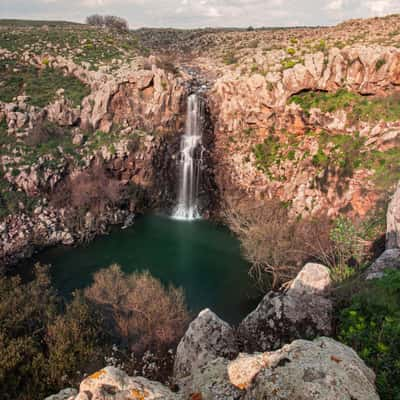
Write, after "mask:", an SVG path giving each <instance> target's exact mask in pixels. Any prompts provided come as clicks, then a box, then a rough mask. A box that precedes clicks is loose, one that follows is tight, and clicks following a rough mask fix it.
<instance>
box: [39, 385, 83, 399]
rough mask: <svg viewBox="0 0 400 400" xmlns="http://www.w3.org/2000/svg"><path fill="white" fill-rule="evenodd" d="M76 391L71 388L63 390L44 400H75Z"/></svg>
mask: <svg viewBox="0 0 400 400" xmlns="http://www.w3.org/2000/svg"><path fill="white" fill-rule="evenodd" d="M77 394H78V391H77V390H76V389H73V388H68V389H63V390H61V391H60V392H59V393H57V394H53V395H52V396H49V397H46V398H45V399H44V400H73V399H75V397H76V395H77Z"/></svg>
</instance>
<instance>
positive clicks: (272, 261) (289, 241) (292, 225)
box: [225, 200, 329, 292]
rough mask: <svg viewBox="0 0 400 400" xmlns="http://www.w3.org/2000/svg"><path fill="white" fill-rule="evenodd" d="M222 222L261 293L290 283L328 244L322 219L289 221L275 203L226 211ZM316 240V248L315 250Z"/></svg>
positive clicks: (284, 207) (282, 207)
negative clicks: (237, 241)
mask: <svg viewBox="0 0 400 400" xmlns="http://www.w3.org/2000/svg"><path fill="white" fill-rule="evenodd" d="M225 218H226V220H227V223H228V225H229V226H230V228H231V229H232V231H233V232H235V233H236V234H237V235H238V237H239V239H240V241H241V245H242V249H243V252H244V255H245V257H246V258H247V259H248V260H249V262H250V263H251V269H250V274H251V276H252V277H253V278H254V280H255V281H256V283H257V285H258V286H259V288H260V289H261V290H262V291H263V292H266V291H268V290H269V289H270V288H271V286H272V287H277V286H279V285H280V284H282V283H285V282H287V281H289V280H291V279H293V278H294V277H295V276H296V275H297V273H298V272H299V270H300V269H301V267H302V266H303V265H304V263H305V262H306V261H307V260H310V259H315V257H316V255H317V252H319V251H321V248H322V249H324V246H325V243H327V242H328V235H329V223H328V220H327V219H326V218H325V217H323V216H321V217H319V218H314V219H304V220H299V221H298V220H291V219H290V218H289V207H288V206H287V204H283V203H281V202H279V201H276V200H270V201H267V202H265V203H264V205H263V206H262V207H250V206H248V205H247V206H241V207H238V208H233V207H228V209H227V211H226V214H225ZM324 238H325V239H324ZM317 239H318V243H319V245H320V246H318V248H317V247H314V244H315V243H316V241H317Z"/></svg>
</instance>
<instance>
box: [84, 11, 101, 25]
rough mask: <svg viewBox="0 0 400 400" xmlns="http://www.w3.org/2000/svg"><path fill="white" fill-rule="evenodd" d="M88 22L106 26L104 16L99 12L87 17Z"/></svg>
mask: <svg viewBox="0 0 400 400" xmlns="http://www.w3.org/2000/svg"><path fill="white" fill-rule="evenodd" d="M86 23H87V24H88V25H93V26H100V27H101V26H104V17H103V16H102V15H99V14H93V15H89V16H88V17H86Z"/></svg>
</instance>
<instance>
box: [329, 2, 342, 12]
mask: <svg viewBox="0 0 400 400" xmlns="http://www.w3.org/2000/svg"><path fill="white" fill-rule="evenodd" d="M343 6H344V0H332V1H330V2H329V3H328V5H327V6H326V9H327V10H331V11H339V10H341V9H342V8H343Z"/></svg>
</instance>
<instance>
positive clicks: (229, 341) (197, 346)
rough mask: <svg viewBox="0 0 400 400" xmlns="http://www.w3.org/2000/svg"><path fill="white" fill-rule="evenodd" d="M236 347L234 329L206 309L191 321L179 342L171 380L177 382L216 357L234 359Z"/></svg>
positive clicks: (236, 351)
mask: <svg viewBox="0 0 400 400" xmlns="http://www.w3.org/2000/svg"><path fill="white" fill-rule="evenodd" d="M237 353H238V347H237V343H236V338H235V335H234V332H233V329H232V328H231V327H230V325H229V324H228V323H226V322H225V321H222V320H221V319H220V318H218V316H217V315H216V314H214V313H213V312H212V311H210V310H209V309H206V310H203V311H201V312H200V314H199V315H198V316H197V318H196V319H195V320H194V321H192V323H191V324H190V325H189V328H188V330H187V331H186V333H185V335H184V337H183V338H182V339H181V341H180V343H179V345H178V348H177V351H176V358H175V364H174V377H175V378H176V379H177V381H178V382H179V381H180V380H181V379H182V378H185V377H188V376H190V375H191V374H192V372H193V371H195V370H196V369H198V368H200V367H201V366H203V365H204V364H206V363H207V362H208V361H211V360H213V359H215V358H217V357H223V358H228V359H229V358H233V357H234V356H236V355H237Z"/></svg>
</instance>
